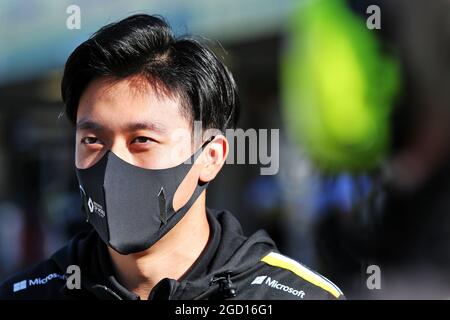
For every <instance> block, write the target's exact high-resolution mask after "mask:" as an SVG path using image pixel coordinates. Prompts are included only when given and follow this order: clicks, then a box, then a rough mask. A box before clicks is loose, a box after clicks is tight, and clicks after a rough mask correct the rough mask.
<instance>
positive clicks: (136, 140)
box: [131, 136, 155, 144]
mask: <svg viewBox="0 0 450 320" xmlns="http://www.w3.org/2000/svg"><path fill="white" fill-rule="evenodd" d="M154 141H155V140H153V139H151V138H149V137H142V136H141V137H137V138H134V139H133V141H132V142H131V143H136V144H148V143H152V142H154Z"/></svg>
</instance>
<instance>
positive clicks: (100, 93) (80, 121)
mask: <svg viewBox="0 0 450 320" xmlns="http://www.w3.org/2000/svg"><path fill="white" fill-rule="evenodd" d="M191 132H192V124H191V122H190V121H188V119H187V118H186V117H185V116H184V115H183V113H182V107H181V105H180V100H179V98H177V97H168V96H166V95H165V94H163V92H162V91H161V92H158V93H156V92H155V90H154V88H152V86H150V85H149V84H148V83H147V81H146V80H145V79H143V78H140V77H132V78H127V79H123V80H119V81H111V79H108V78H99V79H96V80H94V81H93V82H91V83H90V85H89V86H88V87H87V88H86V90H85V91H84V93H83V95H82V96H81V98H80V103H79V106H78V112H77V129H76V151H75V152H76V157H75V164H76V166H77V167H78V168H80V169H85V168H89V167H91V166H92V165H94V164H95V163H96V162H97V161H98V160H99V159H100V158H101V157H102V156H103V155H104V154H105V153H106V152H107V151H108V150H111V151H112V152H114V153H115V154H116V155H117V156H119V157H120V158H122V159H123V160H124V161H126V162H128V163H130V164H133V165H135V166H139V167H142V168H147V169H164V168H170V167H173V166H176V165H178V164H180V163H182V162H183V161H184V160H186V159H188V158H189V156H191V155H192V148H191V146H192V144H191V137H192V135H191ZM180 133H181V134H180Z"/></svg>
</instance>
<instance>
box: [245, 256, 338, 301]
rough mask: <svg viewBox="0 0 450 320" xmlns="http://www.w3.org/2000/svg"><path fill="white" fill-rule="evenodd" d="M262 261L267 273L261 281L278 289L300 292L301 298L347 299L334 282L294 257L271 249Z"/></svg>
mask: <svg viewBox="0 0 450 320" xmlns="http://www.w3.org/2000/svg"><path fill="white" fill-rule="evenodd" d="M260 262H261V263H262V264H263V265H264V266H263V268H262V270H261V271H263V270H264V272H265V273H264V275H262V276H261V277H260V279H259V281H261V280H262V281H263V282H265V284H267V285H269V286H271V287H272V288H275V289H278V291H285V292H288V293H289V292H290V293H292V292H294V293H295V292H298V294H297V296H298V297H299V298H300V299H314V300H318V299H327V300H328V299H332V300H334V299H345V297H344V294H343V293H342V291H341V290H340V289H339V288H338V287H337V286H336V285H335V284H334V283H333V282H331V281H330V280H328V279H327V278H325V277H324V276H322V275H320V274H319V273H317V272H315V271H313V270H311V269H310V268H308V267H306V266H305V265H303V264H301V263H299V262H298V261H296V260H294V259H292V258H289V257H287V256H285V255H282V254H280V253H278V252H275V251H271V252H270V253H268V254H266V255H264V256H263V258H262V259H261V261H260ZM263 278H264V279H263ZM256 280H257V278H255V280H254V281H253V282H255V281H256ZM257 282H258V281H257ZM291 289H292V290H291Z"/></svg>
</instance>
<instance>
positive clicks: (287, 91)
mask: <svg viewBox="0 0 450 320" xmlns="http://www.w3.org/2000/svg"><path fill="white" fill-rule="evenodd" d="M289 31H290V36H291V38H290V43H289V48H288V50H287V51H286V53H285V55H284V57H283V60H282V68H281V70H282V75H281V78H282V79H281V80H282V88H283V89H282V90H283V98H284V116H285V120H286V122H287V124H288V128H289V129H290V131H291V133H293V135H294V136H295V138H296V140H297V142H298V143H300V144H301V146H302V147H303V148H305V150H306V151H307V152H308V153H309V155H310V156H311V158H312V159H313V160H314V161H315V162H316V164H317V165H318V166H319V167H320V168H321V169H324V170H325V171H362V170H370V169H373V168H375V167H377V166H379V165H380V163H381V161H382V160H383V159H384V157H385V155H386V152H387V150H388V147H389V115H390V112H391V110H392V106H393V99H394V96H395V94H396V92H397V91H398V88H399V86H400V76H399V66H398V64H397V63H396V62H395V61H394V60H393V59H392V58H390V57H388V56H386V55H383V54H382V53H381V52H380V46H379V43H378V40H377V38H376V36H375V34H374V32H375V31H373V30H369V29H367V27H366V21H365V20H364V19H361V18H360V17H357V16H356V15H354V14H353V13H352V12H351V11H350V9H349V8H348V7H347V6H346V3H345V1H344V0H326V1H320V0H318V1H310V2H308V3H307V4H305V3H304V4H303V5H302V6H299V8H298V10H297V11H296V12H295V13H294V14H293V16H292V20H291V21H290V24H289Z"/></svg>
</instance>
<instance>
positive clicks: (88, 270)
mask: <svg viewBox="0 0 450 320" xmlns="http://www.w3.org/2000/svg"><path fill="white" fill-rule="evenodd" d="M207 212H208V221H209V224H210V228H211V236H210V239H209V241H208V244H207V246H206V248H205V249H204V250H203V252H202V254H201V255H200V257H199V258H198V259H197V260H196V262H195V263H194V264H193V266H192V267H191V268H190V270H188V272H186V274H185V275H184V276H183V277H182V278H181V279H178V280H173V279H169V278H165V279H162V280H161V281H160V282H159V283H158V284H157V285H156V286H155V287H154V288H153V289H152V290H151V292H150V293H149V296H148V298H149V299H153V300H158V299H163V300H167V299H169V300H192V299H244V300H245V299H258V300H259V299H285V300H291V299H294V300H301V299H342V298H344V296H343V295H342V293H341V291H340V290H339V289H338V288H337V287H336V286H335V285H334V284H332V283H331V282H330V281H328V280H327V279H326V278H324V277H322V276H320V275H319V274H317V273H315V272H313V271H311V270H309V269H308V268H306V267H304V266H303V265H301V264H299V263H298V262H296V261H294V260H292V259H290V258H288V257H286V256H283V255H281V254H279V253H278V250H277V248H276V246H275V244H274V242H273V241H272V239H271V238H270V237H269V236H268V235H267V233H266V232H265V231H263V230H260V231H258V232H256V233H255V234H253V235H252V236H251V237H249V238H247V237H244V235H243V232H242V228H241V226H240V224H239V222H238V221H237V220H236V218H235V217H234V216H233V215H232V214H231V213H229V212H227V211H222V212H219V211H214V210H208V211H207ZM70 265H75V266H78V267H79V270H80V273H81V288H80V289H69V288H68V287H67V286H66V282H67V280H66V279H67V276H66V272H67V270H68V267H69V266H70ZM69 287H70V286H69ZM2 299H119V300H137V299H139V296H138V295H136V294H135V293H133V292H131V291H129V290H127V289H126V288H125V287H123V286H122V285H121V284H120V283H119V282H118V281H117V279H116V277H115V276H114V272H113V268H112V264H111V260H110V257H109V254H108V251H107V247H106V245H105V244H104V243H103V242H102V241H101V239H100V238H99V236H98V235H97V233H96V232H95V231H94V230H92V231H91V232H89V233H84V234H79V235H77V236H76V237H75V238H73V239H72V240H71V241H70V242H69V244H68V245H66V246H65V247H64V248H62V249H60V250H59V251H58V252H56V253H55V254H54V255H53V256H52V257H51V258H50V259H48V260H46V261H44V262H42V263H40V264H38V265H36V266H35V267H33V268H31V269H29V270H27V271H25V272H22V273H19V274H17V275H14V276H13V277H11V278H9V279H8V280H6V281H5V282H4V283H3V284H2V285H0V300H2Z"/></svg>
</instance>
